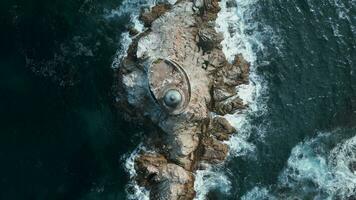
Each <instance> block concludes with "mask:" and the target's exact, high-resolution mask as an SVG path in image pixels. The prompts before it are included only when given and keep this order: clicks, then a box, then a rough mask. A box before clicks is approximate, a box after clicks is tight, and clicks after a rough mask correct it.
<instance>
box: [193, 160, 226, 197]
mask: <svg viewBox="0 0 356 200" xmlns="http://www.w3.org/2000/svg"><path fill="white" fill-rule="evenodd" d="M194 190H195V191H196V196H195V198H194V200H204V199H205V197H206V195H207V194H208V193H209V191H210V190H219V191H220V192H223V193H228V192H230V190H231V183H230V180H229V179H228V178H227V176H226V174H224V173H223V172H222V171H220V170H218V171H216V170H214V169H213V168H212V167H209V168H207V169H206V170H197V171H196V174H195V182H194Z"/></svg>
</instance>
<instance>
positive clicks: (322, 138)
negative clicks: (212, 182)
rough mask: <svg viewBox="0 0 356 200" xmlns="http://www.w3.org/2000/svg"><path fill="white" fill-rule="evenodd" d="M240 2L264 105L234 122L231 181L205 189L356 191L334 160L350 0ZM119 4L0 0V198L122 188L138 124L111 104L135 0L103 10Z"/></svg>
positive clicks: (345, 95) (344, 100)
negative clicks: (240, 140)
mask: <svg viewBox="0 0 356 200" xmlns="http://www.w3.org/2000/svg"><path fill="white" fill-rule="evenodd" d="M135 2H138V3H137V4H132V5H130V6H131V7H128V8H135V6H136V8H137V6H138V5H139V4H142V2H143V3H145V2H146V1H135ZM140 2H141V3H140ZM237 2H238V3H239V5H240V4H241V5H244V6H246V7H245V10H244V12H243V13H242V15H241V16H243V18H244V24H245V25H248V26H246V27H248V28H246V29H245V30H244V35H245V36H246V38H247V40H246V41H247V42H248V43H249V44H251V46H252V48H251V49H252V50H253V52H254V54H255V56H256V61H255V62H256V63H255V68H256V76H258V77H259V78H260V79H261V80H263V81H261V84H262V85H263V87H264V88H266V89H265V90H264V91H263V92H262V93H261V94H260V95H259V97H258V99H259V100H258V101H259V102H261V104H262V103H263V104H264V106H263V109H258V110H256V111H255V112H251V113H250V114H249V115H248V117H247V119H248V124H247V125H248V128H246V130H241V131H240V132H241V134H242V133H243V132H249V136H248V137H246V138H245V139H246V142H248V143H249V144H250V145H251V146H253V147H254V148H253V150H251V151H249V152H248V153H246V154H237V155H235V156H233V157H231V158H230V160H229V161H228V163H227V164H226V166H224V169H223V171H226V175H227V177H228V179H229V181H230V182H231V184H230V185H231V189H230V190H229V191H228V192H226V191H219V190H218V189H216V190H214V189H213V191H212V192H211V193H210V194H209V197H210V199H244V200H254V199H256V200H257V199H258V200H260V199H288V198H289V199H292V198H296V199H298V198H299V199H327V198H331V199H345V198H346V199H347V198H348V199H355V198H356V197H355V196H352V193H353V191H355V193H356V189H355V185H353V182H352V180H353V179H352V178H354V177H353V176H352V175H350V174H347V173H346V172H347V170H346V169H343V170H341V168H340V167H339V166H338V165H335V164H333V160H337V161H338V162H339V163H344V162H346V161H345V160H352V159H355V160H356V158H354V157H352V156H354V155H353V154H352V153H351V154H350V153H348V154H343V152H347V151H349V150H348V149H351V152H352V150H353V149H352V147H353V145H352V144H353V141H354V140H353V139H352V138H353V137H354V136H355V135H356V131H355V126H356V74H355V70H356V50H355V48H356V38H355V34H356V28H355V26H356V7H355V6H356V5H355V4H356V2H355V1H353V0H325V1H309V0H289V1H278V0H276V1H269V0H259V1H254V0H237ZM120 5H121V1H113V0H102V1H99V0H92V1H84V0H67V1H45V0H31V1H24V0H23V1H21V0H17V1H15V0H11V1H10V0H4V1H1V3H0V11H1V13H3V14H2V15H1V17H0V20H1V21H0V23H1V24H0V25H1V26H0V27H1V28H0V44H1V48H0V58H1V59H0V94H1V98H0V99H1V100H0V113H1V118H0V127H1V128H0V159H1V165H0V187H1V192H0V199H36V200H37V199H125V196H126V194H125V186H126V184H127V183H128V179H127V174H126V173H125V170H124V167H123V159H122V157H123V156H124V155H126V154H128V153H130V152H132V150H133V149H134V148H135V147H136V146H137V145H138V144H139V142H140V137H139V133H140V130H141V129H142V127H137V126H135V125H133V124H129V123H126V122H125V121H123V119H122V118H121V116H120V114H119V112H118V111H117V110H116V109H115V107H114V106H113V101H114V99H115V96H114V95H113V94H112V84H113V71H112V68H111V65H112V62H113V60H114V58H115V54H116V52H117V50H118V49H120V48H121V45H122V44H120V41H121V34H122V33H123V32H124V31H125V30H126V28H127V27H126V26H127V22H128V21H129V18H128V14H130V12H133V11H134V10H135V9H132V10H131V9H125V11H127V13H128V14H126V15H122V16H116V15H113V16H111V17H107V16H108V14H109V13H112V12H111V11H112V10H115V11H118V10H119V11H120ZM121 8H122V7H121ZM238 10H239V8H238ZM240 10H241V9H240ZM121 12H122V10H121ZM266 30H267V31H266ZM259 43H261V44H263V47H264V48H262V49H261V48H258V47H259ZM342 146H346V147H347V148H348V149H342V148H341V147H342ZM340 148H341V150H340ZM333 155H334V156H333ZM337 155H339V156H337ZM355 163H356V161H355ZM350 165H351V164H350ZM350 165H347V166H350ZM308 166H312V167H311V168H308ZM306 169H309V170H306ZM313 169H316V170H313ZM345 170H346V172H345ZM296 171H298V173H296ZM325 174H330V176H329V175H325ZM339 174H346V175H345V176H340V175H339ZM286 177H288V178H286ZM344 177H346V178H347V177H351V179H346V178H344ZM319 180H321V181H319ZM324 183H325V184H324ZM345 188H346V189H345ZM350 188H351V189H350ZM352 189H354V190H353V191H352ZM344 190H345V191H350V192H349V193H348V192H344V193H345V194H343V195H344V196H342V197H340V195H341V194H339V193H340V192H342V191H344ZM335 191H337V192H335ZM338 195H339V196H338Z"/></svg>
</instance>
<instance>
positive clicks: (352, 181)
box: [278, 130, 356, 200]
mask: <svg viewBox="0 0 356 200" xmlns="http://www.w3.org/2000/svg"><path fill="white" fill-rule="evenodd" d="M340 133H342V134H343V131H342V130H338V131H334V132H329V133H328V132H326V133H319V134H318V135H317V136H316V137H314V138H311V139H309V140H306V141H305V142H301V143H299V144H298V145H297V146H295V147H294V148H293V150H292V152H291V155H290V157H289V159H288V163H287V166H286V168H285V170H284V171H283V172H282V173H281V174H280V176H279V182H278V187H279V188H285V189H288V190H287V191H291V192H289V193H287V194H283V193H282V194H279V195H282V196H286V197H291V196H296V197H299V198H303V199H304V198H313V199H327V200H332V199H352V198H355V197H356V173H355V169H352V166H353V165H355V163H356V136H353V137H351V138H348V139H346V140H341V141H340V139H338V138H337V137H335V135H338V134H340ZM337 141H339V142H337ZM335 142H336V143H337V144H336V145H334V144H333V143H335ZM330 148H331V149H330Z"/></svg>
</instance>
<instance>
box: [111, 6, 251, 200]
mask: <svg viewBox="0 0 356 200" xmlns="http://www.w3.org/2000/svg"><path fill="white" fill-rule="evenodd" d="M174 3H175V4H174V5H173V4H172V3H169V4H167V3H166V4H158V5H156V6H155V7H153V8H152V9H151V10H147V11H143V13H142V14H141V16H140V19H141V20H143V21H144V23H145V25H146V26H147V27H149V28H148V29H147V30H146V31H145V32H144V33H141V34H139V35H136V36H135V37H134V39H133V42H132V44H131V46H130V47H129V50H128V56H127V57H126V58H125V59H124V61H123V62H122V63H121V66H120V67H119V68H118V75H117V77H118V86H117V94H118V96H119V97H118V98H117V99H118V101H117V104H118V105H117V106H118V107H119V108H120V109H121V110H122V111H124V112H125V114H127V115H130V116H132V118H131V119H133V120H136V121H137V122H138V123H142V124H145V126H149V127H152V128H151V129H148V130H146V131H147V132H148V133H147V137H149V138H148V139H145V140H144V146H145V147H146V149H148V152H151V153H148V152H140V154H139V156H138V157H137V159H136V161H135V169H136V171H137V176H136V177H135V178H136V180H137V182H138V183H139V184H140V185H141V186H143V187H145V188H146V189H149V190H150V199H152V200H156V199H162V200H166V199H167V200H176V199H177V200H178V199H179V200H192V199H193V198H194V195H195V193H194V189H193V185H194V176H193V174H194V172H195V170H196V169H197V168H198V167H203V166H204V165H207V164H215V163H220V162H222V161H223V160H224V159H225V158H226V156H227V154H228V146H227V145H226V144H224V143H223V142H222V141H224V140H227V139H229V137H230V135H231V134H233V133H235V132H236V130H235V129H234V128H233V127H232V126H231V125H230V124H229V122H228V121H227V120H226V119H224V118H222V117H215V118H212V117H211V114H210V113H211V112H216V113H217V114H219V115H225V114H228V113H233V112H235V111H236V110H237V109H243V108H245V105H243V103H242V101H241V99H239V98H238V97H237V96H236V86H238V85H239V84H243V83H247V82H248V73H249V65H248V63H247V62H246V61H245V60H244V59H243V58H242V56H241V55H238V56H236V59H235V60H234V62H233V63H229V62H228V61H227V60H226V57H225V55H224V54H223V52H222V48H221V44H220V43H221V41H222V36H221V34H219V33H216V31H215V28H214V20H215V19H216V17H217V13H218V11H219V10H220V8H219V4H218V1H217V0H202V1H199V0H196V1H194V2H192V1H185V0H181V1H177V2H175V1H174ZM197 9H198V10H197ZM197 11H199V12H197ZM132 32H133V33H132V34H135V32H134V31H132ZM157 69H159V71H157ZM168 69H169V70H168ZM155 70H156V71H155ZM160 70H162V71H160ZM172 89H173V90H174V91H175V92H178V94H177V93H176V94H177V95H174V96H178V97H179V98H178V99H181V100H182V102H184V103H181V102H178V103H177V104H174V105H175V106H176V107H167V106H169V105H167V104H165V99H166V94H167V91H171V90H172ZM185 102H187V103H185ZM175 111H177V112H175ZM178 111H179V112H178Z"/></svg>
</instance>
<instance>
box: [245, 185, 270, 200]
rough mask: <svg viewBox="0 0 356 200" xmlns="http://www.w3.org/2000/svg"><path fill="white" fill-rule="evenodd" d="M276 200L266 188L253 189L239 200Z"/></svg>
mask: <svg viewBox="0 0 356 200" xmlns="http://www.w3.org/2000/svg"><path fill="white" fill-rule="evenodd" d="M262 199H263V200H277V199H276V197H274V196H272V195H271V194H270V192H269V191H268V189H267V188H261V187H254V188H253V189H252V190H250V191H249V192H247V193H246V194H245V195H244V196H242V197H241V200H262Z"/></svg>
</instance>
